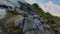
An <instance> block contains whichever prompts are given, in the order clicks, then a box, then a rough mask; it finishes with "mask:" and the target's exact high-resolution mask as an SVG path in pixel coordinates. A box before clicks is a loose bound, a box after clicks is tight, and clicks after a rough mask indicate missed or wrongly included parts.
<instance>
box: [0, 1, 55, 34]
mask: <svg viewBox="0 0 60 34" xmlns="http://www.w3.org/2000/svg"><path fill="white" fill-rule="evenodd" d="M2 11H3V12H2ZM0 12H1V13H2V14H3V16H2V17H1V18H0V33H1V34H55V32H54V29H53V28H52V27H51V26H50V25H49V24H47V22H48V21H46V22H44V24H43V23H42V22H43V20H42V17H41V16H40V15H39V14H38V13H37V12H36V10H35V9H34V8H33V6H32V5H30V4H28V3H27V2H25V1H24V0H0Z"/></svg>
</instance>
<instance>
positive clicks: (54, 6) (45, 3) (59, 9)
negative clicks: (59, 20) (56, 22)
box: [26, 0, 60, 16]
mask: <svg viewBox="0 0 60 34" xmlns="http://www.w3.org/2000/svg"><path fill="white" fill-rule="evenodd" d="M26 1H27V2H28V3H30V4H33V3H37V4H38V5H39V6H40V7H41V8H42V9H43V10H44V11H46V12H47V11H49V12H50V13H51V14H52V15H56V16H60V0H26Z"/></svg>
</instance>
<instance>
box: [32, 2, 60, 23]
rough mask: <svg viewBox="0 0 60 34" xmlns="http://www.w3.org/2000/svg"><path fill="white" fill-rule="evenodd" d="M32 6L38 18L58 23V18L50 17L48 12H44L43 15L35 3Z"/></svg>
mask: <svg viewBox="0 0 60 34" xmlns="http://www.w3.org/2000/svg"><path fill="white" fill-rule="evenodd" d="M32 6H33V8H34V9H35V10H37V11H36V12H37V13H39V15H40V16H42V17H44V18H46V19H51V20H53V21H54V22H55V23H60V17H57V16H53V15H51V14H50V13H49V12H46V13H45V12H44V10H42V8H40V7H39V6H38V4H36V3H34V4H33V5H32Z"/></svg>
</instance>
